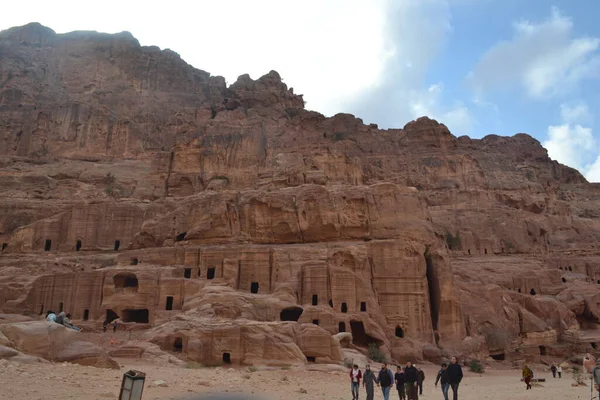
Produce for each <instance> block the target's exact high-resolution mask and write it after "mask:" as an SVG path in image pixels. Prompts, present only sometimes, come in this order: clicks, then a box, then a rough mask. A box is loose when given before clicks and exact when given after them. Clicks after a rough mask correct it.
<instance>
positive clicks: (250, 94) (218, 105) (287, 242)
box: [0, 24, 600, 366]
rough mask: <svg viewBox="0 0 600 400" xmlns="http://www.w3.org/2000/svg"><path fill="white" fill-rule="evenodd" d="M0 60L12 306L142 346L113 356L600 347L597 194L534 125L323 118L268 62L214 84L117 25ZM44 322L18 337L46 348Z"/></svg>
mask: <svg viewBox="0 0 600 400" xmlns="http://www.w3.org/2000/svg"><path fill="white" fill-rule="evenodd" d="M0 54H2V57H0V143H3V145H2V146H0V209H1V210H3V211H4V210H7V211H8V212H2V213H0V243H1V244H2V254H1V255H0V277H1V279H0V311H2V312H6V313H14V314H26V315H29V316H35V315H39V314H43V313H44V312H45V311H46V310H48V309H54V310H59V309H64V310H66V311H68V312H71V313H72V314H73V317H74V320H75V322H76V323H77V324H80V325H84V326H85V329H86V332H87V331H94V330H100V329H101V325H102V322H103V321H104V320H105V319H106V318H107V317H111V318H112V317H116V316H119V317H120V320H121V321H123V324H122V325H121V329H123V330H129V331H135V330H144V331H145V332H144V333H143V339H144V340H147V341H148V342H150V343H152V344H149V343H148V342H146V341H142V342H140V343H125V344H122V345H121V346H119V347H118V348H115V349H112V353H113V354H115V356H127V357H150V356H154V355H156V356H157V357H161V360H164V362H177V361H174V360H179V359H181V360H190V361H198V362H201V363H206V364H211V363H217V362H222V361H223V357H224V354H225V353H226V354H229V358H228V361H230V362H232V363H246V364H251V363H270V364H286V363H290V364H291V363H305V362H307V357H308V360H310V361H312V360H314V361H315V362H341V361H342V360H343V358H344V354H343V353H342V349H341V344H340V343H343V345H344V347H352V348H353V349H359V350H360V351H361V352H363V353H366V348H367V346H368V345H369V343H376V344H378V345H379V346H380V350H381V351H382V352H383V353H384V354H385V355H386V356H388V357H391V358H393V359H395V360H397V361H406V360H408V359H413V360H414V359H421V358H428V359H432V360H434V359H435V360H438V359H439V357H440V356H443V357H447V356H450V355H455V354H457V355H462V356H466V357H468V358H475V357H476V358H479V359H485V357H487V356H488V355H490V354H491V355H492V356H494V357H495V358H496V359H502V358H503V357H506V358H510V357H517V355H518V357H522V356H523V355H525V356H526V358H529V359H530V360H532V361H533V360H536V359H539V357H540V356H542V353H544V354H547V355H549V356H557V357H558V356H560V357H565V356H567V355H570V354H571V353H573V352H580V351H582V347H587V346H588V345H590V343H595V342H596V341H598V342H600V335H597V334H596V332H597V331H598V322H599V321H598V319H599V318H600V310H598V301H597V300H598V299H597V297H598V295H599V294H600V285H599V284H600V258H599V257H598V250H597V247H596V246H597V243H598V241H599V239H600V222H599V218H600V195H599V194H598V193H599V192H598V186H597V185H594V184H588V183H587V182H586V181H585V179H584V178H583V177H582V176H581V174H579V173H578V172H577V171H575V170H573V169H571V168H568V167H565V166H562V165H560V164H558V163H557V162H555V161H553V160H551V159H550V158H549V157H548V155H547V152H546V150H545V149H544V148H543V147H542V146H541V145H540V143H539V142H538V141H536V140H535V139H533V138H532V137H530V136H528V135H525V134H518V135H515V136H513V137H500V136H495V135H492V136H487V137H485V138H483V139H480V140H477V139H470V138H467V137H459V138H456V137H454V136H453V135H452V134H451V133H450V132H449V130H448V129H447V127H446V126H444V125H442V124H440V123H438V122H437V121H434V120H431V119H429V118H426V117H423V118H419V119H417V120H415V121H411V122H409V123H408V124H407V125H406V126H405V127H404V128H403V129H392V130H379V129H377V126H374V125H369V126H367V125H364V124H363V122H362V120H360V119H358V118H355V117H354V116H352V115H349V114H338V115H335V116H333V117H331V118H325V117H324V116H323V115H321V114H319V113H316V112H312V111H307V110H304V108H303V106H304V105H303V100H302V96H299V95H295V94H294V93H293V90H291V89H288V87H287V86H286V85H285V84H284V83H283V82H282V80H281V77H280V76H279V74H278V73H277V72H275V71H271V72H269V73H268V74H266V75H264V76H262V77H260V78H258V79H256V80H253V79H251V78H250V77H249V76H248V75H242V76H240V77H239V78H238V80H237V81H236V82H235V83H233V84H232V85H230V86H227V85H226V83H225V80H224V79H223V78H222V77H218V76H211V75H210V74H209V73H207V72H204V71H200V70H197V69H195V68H193V67H191V66H190V65H188V64H186V63H185V62H184V61H183V60H181V58H180V57H179V56H178V55H177V54H175V53H174V52H172V51H169V50H165V51H161V50H160V49H158V48H156V47H142V46H140V45H139V43H138V42H137V40H136V39H135V38H133V37H132V36H131V35H130V34H128V33H121V34H117V35H106V34H99V33H95V32H73V33H68V34H61V35H59V34H56V33H55V32H53V31H52V30H50V29H48V28H45V27H42V26H41V25H39V24H30V25H27V26H24V27H17V28H12V29H10V30H7V31H3V32H0ZM89 66H93V68H90V67H89ZM46 250H47V251H46ZM282 320H283V321H282ZM15 322H17V321H15ZM0 323H1V320H0ZM32 324H33V326H38V325H36V324H39V323H32ZM21 325H22V324H8V325H0V332H4V335H6V338H3V336H1V335H0V344H1V345H3V346H6V345H7V343H9V342H10V341H12V340H14V338H15V333H14V332H16V331H15V330H16V329H17V328H16V327H19V326H20V328H19V330H20V331H23V332H29V331H28V328H26V327H23V326H21ZM317 325H318V326H317ZM3 327H4V328H3ZM59 328H60V327H59ZM31 329H33V328H31ZM36 329H39V328H36ZM36 329H34V332H33V333H31V332H30V333H27V334H26V335H24V338H23V339H19V341H17V343H18V344H16V345H15V346H14V347H15V348H16V349H19V350H22V351H24V352H27V353H30V354H35V355H40V356H43V357H49V355H48V344H49V342H48V341H47V340H41V339H39V338H38V336H39V335H41V333H40V332H38V331H36ZM6 332H9V333H6ZM36 332H37V333H36ZM61 332H62V331H61ZM340 332H342V333H344V332H346V333H349V334H351V335H352V336H351V339H350V338H348V337H344V340H340V339H341V338H340V337H334V336H333V335H337V334H338V333H340ZM11 335H12V336H11ZM30 337H31V338H32V339H28V338H30ZM60 340H62V339H61V338H60V337H56V338H55V337H53V338H52V341H59V342H60ZM350 341H351V342H352V344H349V343H347V342H350ZM149 346H150V347H149ZM157 346H159V347H160V349H161V350H160V349H158V348H157ZM11 347H12V346H11ZM344 351H350V350H344ZM9 353H10V351H9ZM11 354H12V353H11ZM64 354H65V355H64V357H66V358H64V359H68V360H69V361H72V360H79V361H80V362H82V363H89V362H92V363H105V365H109V366H110V365H111V362H110V360H109V359H108V358H106V357H107V356H105V355H104V354H103V353H101V352H100V351H99V350H97V349H96V348H95V347H93V346H91V345H88V344H81V343H79V344H78V343H75V344H71V345H69V346H67V347H64ZM175 357H178V358H177V359H176V358H175ZM50 358H52V357H50ZM180 362H183V361H180Z"/></svg>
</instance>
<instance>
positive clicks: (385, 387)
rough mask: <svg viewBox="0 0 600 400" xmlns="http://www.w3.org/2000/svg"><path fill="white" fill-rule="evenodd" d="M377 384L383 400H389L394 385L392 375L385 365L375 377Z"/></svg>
mask: <svg viewBox="0 0 600 400" xmlns="http://www.w3.org/2000/svg"><path fill="white" fill-rule="evenodd" d="M377 383H378V384H379V385H380V386H381V392H382V393H383V399H384V400H390V389H391V388H392V385H393V384H394V373H393V372H392V370H391V369H389V368H388V367H387V363H386V364H383V367H381V370H380V371H379V376H377Z"/></svg>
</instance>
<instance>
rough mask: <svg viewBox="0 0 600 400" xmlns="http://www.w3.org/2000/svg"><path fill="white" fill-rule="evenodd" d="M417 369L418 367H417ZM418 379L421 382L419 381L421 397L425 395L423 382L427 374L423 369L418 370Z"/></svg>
mask: <svg viewBox="0 0 600 400" xmlns="http://www.w3.org/2000/svg"><path fill="white" fill-rule="evenodd" d="M415 367H416V365H415ZM417 377H418V378H419V380H418V381H417V382H418V384H419V396H422V395H423V381H424V380H425V372H423V370H422V369H421V368H417Z"/></svg>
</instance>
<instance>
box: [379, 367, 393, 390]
mask: <svg viewBox="0 0 600 400" xmlns="http://www.w3.org/2000/svg"><path fill="white" fill-rule="evenodd" d="M379 375H380V378H379V383H380V384H381V386H384V387H387V386H392V377H391V376H390V373H389V371H388V370H387V369H386V370H385V371H381V372H380V373H379Z"/></svg>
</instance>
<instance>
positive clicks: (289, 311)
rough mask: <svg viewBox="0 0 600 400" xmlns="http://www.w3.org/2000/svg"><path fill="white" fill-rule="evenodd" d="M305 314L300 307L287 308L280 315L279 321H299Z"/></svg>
mask: <svg viewBox="0 0 600 400" xmlns="http://www.w3.org/2000/svg"><path fill="white" fill-rule="evenodd" d="M303 312H304V310H303V309H301V308H300V307H289V308H285V309H283V310H282V311H281V313H280V314H279V319H280V320H281V321H298V320H299V319H300V316H301V315H302V313H303Z"/></svg>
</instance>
